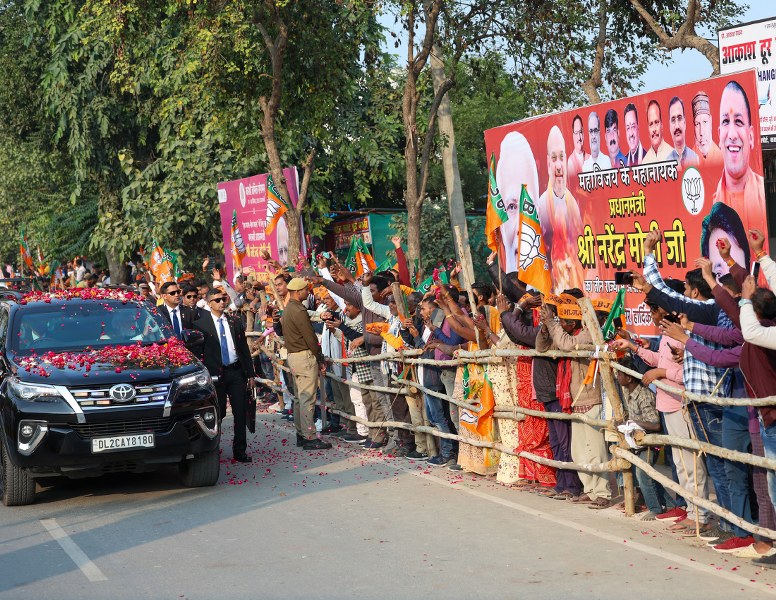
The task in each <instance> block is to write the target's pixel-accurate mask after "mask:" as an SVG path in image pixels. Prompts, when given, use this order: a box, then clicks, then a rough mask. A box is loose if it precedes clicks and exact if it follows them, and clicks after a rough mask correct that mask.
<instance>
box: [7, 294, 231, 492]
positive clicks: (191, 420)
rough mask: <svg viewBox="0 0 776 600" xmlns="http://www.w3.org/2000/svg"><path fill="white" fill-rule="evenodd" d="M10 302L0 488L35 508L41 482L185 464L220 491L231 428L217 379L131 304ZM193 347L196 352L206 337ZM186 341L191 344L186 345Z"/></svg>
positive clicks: (197, 482)
mask: <svg viewBox="0 0 776 600" xmlns="http://www.w3.org/2000/svg"><path fill="white" fill-rule="evenodd" d="M111 292H113V290H105V291H104V293H102V295H98V294H96V293H94V292H91V293H92V294H93V296H91V297H90V296H89V293H84V294H82V295H81V296H79V295H78V294H77V293H76V294H73V293H69V294H65V293H59V294H52V295H42V294H34V295H27V296H24V297H22V296H20V295H18V294H16V293H12V292H3V293H2V294H0V432H1V433H0V438H1V440H0V486H1V487H2V499H3V503H4V504H5V505H6V506H12V505H23V504H30V503H32V502H34V500H35V478H36V477H49V476H52V475H64V476H67V477H71V478H79V477H89V476H95V475H100V474H103V473H113V472H122V471H129V472H144V471H149V470H152V469H154V468H155V467H157V466H159V465H165V464H177V465H179V471H180V475H181V479H182V481H183V483H184V484H185V485H187V486H206V485H215V483H216V482H217V481H218V475H219V466H220V463H219V441H220V431H219V421H218V409H217V400H216V393H215V389H214V388H213V383H212V381H211V378H210V376H209V375H208V372H207V370H206V369H205V368H204V366H203V365H202V363H200V362H199V361H198V360H197V359H196V358H195V357H194V355H192V354H191V353H190V352H189V351H188V350H187V349H186V348H185V346H184V344H183V343H182V342H180V341H178V340H177V338H175V337H174V336H173V335H172V332H171V330H170V328H169V326H168V325H166V322H165V321H164V320H163V319H162V317H161V316H160V315H159V314H158V313H157V311H156V309H155V308H154V307H153V306H152V305H150V304H148V303H147V302H144V301H142V300H141V299H140V298H139V297H137V296H134V295H132V294H131V293H126V292H123V291H121V292H119V291H116V292H115V293H111ZM184 333H189V334H190V335H191V339H190V340H187V341H188V342H192V343H196V332H184ZM184 339H187V338H186V337H184Z"/></svg>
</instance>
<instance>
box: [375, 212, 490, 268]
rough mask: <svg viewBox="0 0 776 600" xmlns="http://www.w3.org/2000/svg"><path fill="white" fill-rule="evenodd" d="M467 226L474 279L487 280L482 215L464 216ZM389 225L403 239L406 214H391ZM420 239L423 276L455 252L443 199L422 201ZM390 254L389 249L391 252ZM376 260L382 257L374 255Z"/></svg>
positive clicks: (448, 216) (483, 219) (405, 233)
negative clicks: (439, 200)
mask: <svg viewBox="0 0 776 600" xmlns="http://www.w3.org/2000/svg"><path fill="white" fill-rule="evenodd" d="M466 221H467V228H468V230H469V242H470V247H471V255H472V262H473V263H474V265H473V266H474V278H475V280H476V281H486V282H487V281H489V278H488V271H487V268H486V266H485V257H487V256H488V254H490V250H488V246H487V244H486V242H485V218H484V217H475V216H472V217H467V218H466ZM391 227H392V228H393V230H394V231H395V232H396V235H398V236H400V237H402V238H403V239H406V237H407V215H406V213H405V214H395V215H393V216H392V217H391ZM420 239H421V240H423V243H424V244H423V255H422V256H421V259H420V267H421V269H422V270H423V273H425V276H426V277H428V275H430V274H431V272H432V271H433V270H434V269H435V268H436V267H438V266H439V265H440V264H447V261H449V260H450V259H451V258H453V259H454V258H455V257H456V256H457V255H458V253H457V252H456V250H455V243H454V241H453V231H452V229H451V227H450V213H449V212H448V209H447V204H446V203H440V202H438V201H435V200H426V202H424V203H423V215H422V218H421V221H420ZM391 254H392V253H391ZM376 260H378V262H379V261H380V260H382V257H380V258H379V259H378V258H377V257H376Z"/></svg>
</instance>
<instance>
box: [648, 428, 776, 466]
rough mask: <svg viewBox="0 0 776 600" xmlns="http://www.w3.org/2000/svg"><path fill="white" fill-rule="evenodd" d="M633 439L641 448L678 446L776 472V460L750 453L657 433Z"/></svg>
mask: <svg viewBox="0 0 776 600" xmlns="http://www.w3.org/2000/svg"><path fill="white" fill-rule="evenodd" d="M633 438H634V439H635V440H636V443H637V444H639V445H640V446H678V447H679V448H685V449H687V450H694V451H696V452H698V451H699V452H705V453H706V454H713V455H714V456H719V457H720V458H725V459H727V460H733V461H736V462H740V463H744V464H747V465H752V466H753V467H761V468H763V469H769V470H771V471H774V470H776V459H773V458H765V457H764V456H756V455H754V454H749V453H748V452H739V451H737V450H729V449H728V448H720V447H719V446H714V445H713V444H709V443H708V442H701V441H699V440H693V439H689V438H682V437H677V436H675V435H660V434H656V433H648V434H644V433H640V432H636V433H635V435H634V436H633Z"/></svg>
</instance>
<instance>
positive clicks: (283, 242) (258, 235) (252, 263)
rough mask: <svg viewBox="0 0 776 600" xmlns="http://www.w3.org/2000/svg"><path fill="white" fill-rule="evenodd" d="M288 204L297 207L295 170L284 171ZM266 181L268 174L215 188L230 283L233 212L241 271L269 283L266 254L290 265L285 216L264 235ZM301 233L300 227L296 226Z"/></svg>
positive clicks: (267, 219)
mask: <svg viewBox="0 0 776 600" xmlns="http://www.w3.org/2000/svg"><path fill="white" fill-rule="evenodd" d="M283 175H284V176H285V178H286V185H287V186H288V193H289V195H290V196H291V198H290V200H291V203H292V204H293V205H294V206H296V203H297V200H298V197H299V178H298V176H297V170H296V167H288V168H285V169H283ZM267 177H268V174H267V173H264V174H263V175H254V176H252V177H246V178H244V179H236V180H234V181H225V182H222V183H219V184H218V208H219V212H220V215H221V233H222V235H223V239H224V250H225V254H226V256H227V261H226V270H227V273H228V275H229V281H233V280H234V275H235V268H234V262H233V260H232V259H231V258H230V256H231V254H230V251H229V249H230V244H231V225H232V214H233V211H237V227H238V228H239V231H240V235H241V237H242V240H243V242H244V244H245V256H244V257H243V259H242V266H243V268H244V269H245V268H247V269H248V270H252V271H253V272H255V274H256V276H257V277H258V279H259V280H260V281H267V280H268V279H269V272H268V271H267V264H266V262H264V260H262V259H261V258H260V254H261V252H263V251H265V250H266V251H268V252H269V253H270V255H271V256H272V258H274V259H275V260H277V261H278V262H279V263H280V264H281V265H283V266H286V265H287V264H288V263H289V256H288V225H287V221H286V219H287V218H288V216H289V215H288V213H286V214H285V215H283V216H282V217H280V219H279V221H278V222H277V225H276V226H275V228H274V231H272V232H271V233H270V234H267V233H266V229H267V224H268V222H269V220H270V219H269V218H268V216H267V205H268V202H267ZM299 228H300V232H301V231H302V223H301V222H300V223H299ZM301 243H302V252H304V234H302V242H301Z"/></svg>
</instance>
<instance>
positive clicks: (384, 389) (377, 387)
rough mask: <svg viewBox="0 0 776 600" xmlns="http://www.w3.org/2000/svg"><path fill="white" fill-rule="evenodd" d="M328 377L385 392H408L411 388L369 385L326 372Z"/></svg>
mask: <svg viewBox="0 0 776 600" xmlns="http://www.w3.org/2000/svg"><path fill="white" fill-rule="evenodd" d="M326 377H328V378H329V379H333V380H335V381H339V382H340V383H344V384H345V385H349V386H350V385H352V386H353V387H355V388H358V389H360V390H370V391H374V392H382V393H384V394H405V395H406V394H407V393H408V391H409V390H407V388H392V387H384V386H380V385H367V384H365V383H357V382H355V381H348V380H346V379H342V378H341V377H337V376H336V375H334V374H333V373H326Z"/></svg>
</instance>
